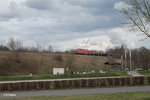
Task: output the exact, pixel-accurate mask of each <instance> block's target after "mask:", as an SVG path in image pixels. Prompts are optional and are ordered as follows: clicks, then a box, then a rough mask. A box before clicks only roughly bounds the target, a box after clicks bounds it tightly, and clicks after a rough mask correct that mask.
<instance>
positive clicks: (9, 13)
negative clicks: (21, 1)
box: [0, 1, 20, 21]
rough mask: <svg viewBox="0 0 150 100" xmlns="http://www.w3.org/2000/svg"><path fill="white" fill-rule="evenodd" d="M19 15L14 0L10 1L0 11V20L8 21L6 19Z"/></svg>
mask: <svg viewBox="0 0 150 100" xmlns="http://www.w3.org/2000/svg"><path fill="white" fill-rule="evenodd" d="M19 15H20V11H19V10H18V5H17V4H16V3H15V2H13V1H12V2H10V3H9V6H8V8H7V9H6V10H4V11H0V20H1V21H8V19H11V18H15V17H17V16H19Z"/></svg>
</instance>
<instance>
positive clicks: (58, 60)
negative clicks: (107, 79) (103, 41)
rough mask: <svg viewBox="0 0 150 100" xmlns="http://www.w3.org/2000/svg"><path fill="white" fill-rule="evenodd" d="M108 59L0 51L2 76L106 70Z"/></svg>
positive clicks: (0, 71) (0, 73)
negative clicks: (63, 69) (54, 70)
mask: <svg viewBox="0 0 150 100" xmlns="http://www.w3.org/2000/svg"><path fill="white" fill-rule="evenodd" d="M106 61H107V57H103V56H89V55H75V54H63V53H25V52H2V51H0V69H1V70H0V75H1V76H8V75H10V76H12V75H28V74H30V73H32V74H34V75H37V74H38V75H40V74H52V71H53V68H65V70H66V68H69V70H70V71H71V70H73V71H76V72H77V71H78V72H84V71H91V70H96V71H99V70H104V69H105V65H104V63H105V62H106Z"/></svg>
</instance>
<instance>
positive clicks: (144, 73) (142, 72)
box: [139, 70, 150, 75]
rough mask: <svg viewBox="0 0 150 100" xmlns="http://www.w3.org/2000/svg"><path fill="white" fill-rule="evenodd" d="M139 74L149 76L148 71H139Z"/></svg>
mask: <svg viewBox="0 0 150 100" xmlns="http://www.w3.org/2000/svg"><path fill="white" fill-rule="evenodd" d="M139 73H140V74H142V75H150V70H143V71H139Z"/></svg>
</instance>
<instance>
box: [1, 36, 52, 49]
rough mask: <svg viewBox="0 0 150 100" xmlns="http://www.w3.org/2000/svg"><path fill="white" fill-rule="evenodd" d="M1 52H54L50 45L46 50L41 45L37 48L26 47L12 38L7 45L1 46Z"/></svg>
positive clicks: (36, 46)
mask: <svg viewBox="0 0 150 100" xmlns="http://www.w3.org/2000/svg"><path fill="white" fill-rule="evenodd" d="M0 50H1V51H18V52H54V50H53V47H52V46H51V45H49V46H48V47H47V48H46V49H45V48H43V47H42V46H41V45H40V44H39V43H37V44H36V45H35V46H34V45H30V46H24V43H23V42H22V41H21V40H17V39H14V38H12V37H10V38H9V40H8V42H7V43H6V45H4V44H1V45H0Z"/></svg>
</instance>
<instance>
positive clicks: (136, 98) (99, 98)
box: [1, 92, 150, 100]
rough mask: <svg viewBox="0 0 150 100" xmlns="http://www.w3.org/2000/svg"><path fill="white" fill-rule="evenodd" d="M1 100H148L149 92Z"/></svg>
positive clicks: (149, 98)
mask: <svg viewBox="0 0 150 100" xmlns="http://www.w3.org/2000/svg"><path fill="white" fill-rule="evenodd" d="M1 100H150V92H139V93H113V94H89V95H73V96H57V97H55V96H54V97H25V98H10V99H1Z"/></svg>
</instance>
